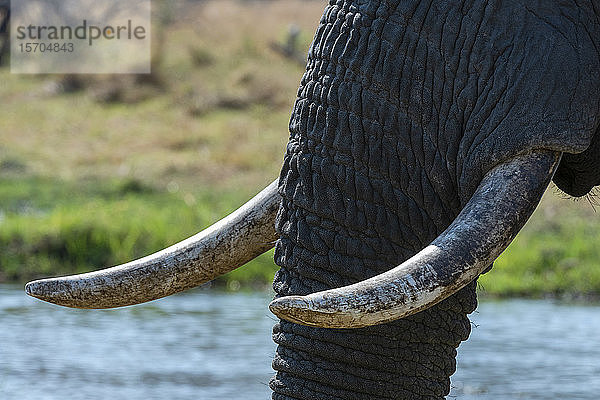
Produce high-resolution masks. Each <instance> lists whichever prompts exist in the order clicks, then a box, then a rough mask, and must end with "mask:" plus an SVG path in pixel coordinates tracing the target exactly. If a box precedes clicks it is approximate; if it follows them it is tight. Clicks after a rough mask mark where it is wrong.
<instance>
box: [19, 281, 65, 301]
mask: <svg viewBox="0 0 600 400" xmlns="http://www.w3.org/2000/svg"><path fill="white" fill-rule="evenodd" d="M25 293H26V294H27V295H28V296H31V297H35V298H36V299H39V300H43V301H46V302H48V303H53V304H58V305H66V306H68V304H62V302H61V300H63V297H65V293H64V290H61V288H60V287H59V285H58V282H57V281H56V279H52V278H50V279H40V280H37V281H32V282H29V283H27V284H26V285H25Z"/></svg>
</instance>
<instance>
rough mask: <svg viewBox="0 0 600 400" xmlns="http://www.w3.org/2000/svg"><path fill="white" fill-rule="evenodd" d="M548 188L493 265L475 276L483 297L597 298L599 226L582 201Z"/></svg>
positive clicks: (599, 261)
mask: <svg viewBox="0 0 600 400" xmlns="http://www.w3.org/2000/svg"><path fill="white" fill-rule="evenodd" d="M553 192H554V191H553V190H549V191H548V193H546V196H545V198H544V199H543V201H542V204H541V205H540V207H539V208H538V210H537V211H536V212H535V214H534V215H533V217H532V218H531V220H530V221H529V222H528V224H527V225H526V226H525V228H524V229H523V230H522V231H521V232H520V233H519V235H518V236H517V238H516V239H515V241H514V242H513V243H512V244H511V245H510V246H509V247H508V249H507V250H506V251H505V252H504V253H503V254H502V255H501V256H500V257H499V258H498V260H497V261H496V262H495V264H494V268H493V269H492V270H491V272H489V273H488V274H486V275H484V276H482V277H481V278H480V280H479V282H480V291H481V292H482V293H483V294H484V295H489V296H497V297H510V296H526V297H545V296H553V297H567V298H577V297H583V298H590V297H598V296H600V247H599V246H598V243H600V226H599V224H598V222H599V221H598V214H597V213H596V212H595V210H594V208H593V206H592V205H591V204H589V203H588V202H587V201H585V200H580V201H577V202H576V201H573V200H567V199H564V198H560V197H561V196H559V195H557V194H556V193H553Z"/></svg>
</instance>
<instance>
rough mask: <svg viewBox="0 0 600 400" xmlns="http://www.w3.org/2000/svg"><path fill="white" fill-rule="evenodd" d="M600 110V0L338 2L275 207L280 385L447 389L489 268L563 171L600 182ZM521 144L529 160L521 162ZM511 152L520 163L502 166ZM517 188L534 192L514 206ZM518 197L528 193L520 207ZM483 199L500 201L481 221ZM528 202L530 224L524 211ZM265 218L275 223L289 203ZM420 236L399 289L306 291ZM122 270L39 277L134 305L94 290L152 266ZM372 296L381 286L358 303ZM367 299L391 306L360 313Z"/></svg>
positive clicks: (391, 263) (322, 287) (573, 183)
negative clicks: (398, 308) (477, 224)
mask: <svg viewBox="0 0 600 400" xmlns="http://www.w3.org/2000/svg"><path fill="white" fill-rule="evenodd" d="M599 118H600V3H599V2H598V1H596V0H594V1H590V0H577V1H575V0H564V1H554V0H552V1H551V0H535V1H526V0H489V1H477V0H472V1H443V0H403V1H396V0H387V1H385V0H381V1H379V0H372V1H366V0H365V1H363V0H358V1H357V0H354V1H342V0H340V1H329V4H328V5H327V6H326V8H325V11H324V14H323V17H322V19H321V21H320V24H319V26H318V29H317V32H316V34H315V37H314V41H313V43H312V45H311V47H310V49H309V54H308V64H307V68H306V72H305V73H304V76H303V77H302V80H301V83H300V88H299V90H298V98H297V100H296V103H295V105H294V108H293V112H292V116H291V121H290V126H289V131H290V138H289V143H288V145H287V150H286V152H285V157H284V162H283V167H282V170H281V174H280V177H279V180H278V182H279V183H278V196H280V198H279V197H277V201H276V202H275V207H272V206H270V209H273V210H277V209H278V211H277V212H276V221H275V228H276V237H277V238H278V239H277V241H276V246H275V247H276V249H275V262H276V263H277V264H278V265H279V266H280V267H281V269H280V270H279V272H278V273H277V275H276V277H275V281H274V284H273V287H274V289H275V292H276V300H275V301H274V303H273V307H272V309H273V310H275V312H276V313H277V314H278V315H280V314H279V313H280V312H281V315H283V316H284V318H285V319H281V320H280V321H279V322H278V323H277V324H276V325H275V327H274V328H273V339H274V341H275V342H276V343H277V345H278V347H277V352H276V355H275V359H274V361H273V368H274V369H275V370H276V375H275V376H274V378H273V379H272V380H271V382H270V387H271V389H272V391H273V395H272V398H273V399H275V400H292V399H322V400H333V399H347V400H354V399H442V398H444V397H445V396H446V395H447V394H448V393H449V390H450V376H451V375H452V374H453V373H454V371H455V368H456V361H455V359H456V354H457V352H456V349H457V347H458V345H459V344H460V342H461V341H463V340H466V339H467V338H468V336H469V334H470V328H471V327H470V322H469V319H468V317H467V315H468V314H469V313H471V312H472V311H473V310H475V308H476V306H477V298H476V293H475V288H476V279H474V278H476V276H477V275H478V274H479V273H481V272H483V271H485V270H487V269H489V268H491V263H492V261H493V259H494V258H495V257H496V256H497V255H498V254H499V252H500V251H501V250H503V248H505V247H506V245H508V243H509V242H510V240H512V238H514V235H515V234H516V232H518V230H519V229H520V228H521V226H522V224H523V223H524V222H525V221H526V219H527V218H528V217H529V215H530V214H531V212H532V211H533V209H534V208H535V206H536V204H537V202H538V201H539V197H540V196H541V192H543V189H545V187H546V186H547V184H548V183H549V180H550V179H551V178H553V180H554V182H555V184H556V185H557V186H558V187H559V188H560V189H561V190H563V191H564V192H566V193H567V194H569V195H571V196H576V197H579V196H584V195H587V194H588V193H589V192H590V191H591V190H592V189H593V188H594V186H597V185H599V184H600V133H598V131H599V129H598V126H599V123H600V120H599ZM520 159H526V160H528V161H527V162H526V163H525V164H520V163H517V164H514V165H513V164H511V163H514V160H520ZM558 160H560V161H558ZM544 163H545V164H544ZM542 164H543V165H542ZM506 165H513V166H512V167H511V168H508V169H506V170H503V171H504V172H502V173H496V172H494V171H498V170H499V168H500V169H502V168H504V166H506ZM499 177H501V178H502V179H506V182H504V181H502V182H498V179H501V178H499ZM486 180H487V181H486ZM484 183H485V184H484ZM485 185H491V186H485ZM538 186H539V188H538V189H532V188H533V187H538ZM273 187H274V186H273ZM540 188H541V189H540ZM540 190H541V192H540ZM534 191H535V192H536V193H535V194H532V195H530V192H534ZM538 192H539V193H538ZM496 198H502V199H501V200H499V201H500V203H498V204H496V203H493V202H494V201H496V200H495V199H496ZM473 199H475V200H473ZM519 202H522V203H523V204H525V205H524V206H515V204H516V203H519ZM475 203H477V204H475ZM484 203H493V204H491V205H490V204H487V205H486V204H484ZM482 204H483V205H482ZM519 204H520V203H519ZM513 206H515V207H517V208H518V207H521V208H519V211H518V212H514V213H513V212H512V211H510V210H511V208H510V207H513ZM482 207H483V208H485V210H488V211H482V212H481V215H483V217H481V218H480V217H479V215H480V213H479V211H477V210H479V209H480V208H482ZM486 207H487V208H486ZM483 208H482V209H483ZM490 209H493V210H492V211H489V210H490ZM474 210H475V211H474ZM497 210H500V211H497ZM523 210H525V211H523ZM513 214H516V215H518V216H519V217H518V218H516V222H510V221H513V220H512V219H511V218H512V215H513ZM473 216H475V217H473ZM268 218H271V219H267V221H268V222H269V224H268V225H269V227H271V226H272V222H273V221H274V220H275V211H273V212H269V217H268ZM474 218H475V219H477V220H479V219H481V220H483V221H484V222H482V224H484V225H482V226H490V227H494V229H495V231H497V232H496V233H494V235H492V236H490V238H487V236H486V238H485V239H480V238H478V237H471V238H470V239H469V238H466V237H465V235H462V236H461V233H460V232H463V231H462V230H463V229H471V227H472V224H474V222H473V223H472V221H473V219H474ZM243 219H244V218H243ZM246 219H247V218H246ZM459 219H460V221H459V222H456V221H458V220H459ZM252 221H254V220H252ZM507 221H508V222H507ZM248 224H250V225H252V226H254V225H253V224H254V223H253V222H252V223H250V222H249V223H248ZM485 224H487V225H485ZM261 229H263V228H261ZM265 229H266V231H267V233H268V232H270V231H269V229H271V230H272V228H265ZM473 229H474V228H473ZM477 229H479V228H477ZM490 229H491V228H490ZM487 230H488V229H487V228H485V229H483V228H482V229H481V230H480V231H476V232H483V233H484V235H483V236H485V232H487ZM492 230H493V229H492ZM261 232H262V231H261ZM474 232H475V231H474ZM504 232H509V233H510V234H506V235H505V234H504ZM273 234H275V231H273ZM265 235H267V234H265ZM443 235H445V236H444V237H445V239H444V241H441V240H440V239H439V238H440V237H442V236H443ZM204 236H206V235H204ZM267 236H268V235H267ZM470 236H480V235H479V234H477V235H470ZM499 236H503V237H504V236H506V237H504V238H503V239H502V240H501V241H502V244H501V245H499V246H496V247H493V246H492V247H493V251H492V250H490V251H488V252H487V253H485V255H483V256H481V255H480V253H481V252H478V251H479V250H477V249H482V248H487V247H486V246H487V244H486V243H488V242H493V241H495V240H496V238H497V237H499ZM436 238H438V239H436ZM202 240H208V239H202ZM211 240H212V239H211ZM264 242H267V240H264V241H263V244H264ZM232 243H233V244H232V246H235V243H237V242H236V241H235V240H234V241H233V242H232ZM432 243H433V244H434V246H433V247H432V245H431V244H432ZM450 245H452V246H454V247H452V246H450ZM445 246H446V247H445ZM448 246H450V247H452V248H453V249H458V250H460V251H461V252H462V253H461V255H452V256H450V255H444V256H443V257H441V256H440V257H441V258H439V257H438V258H439V259H440V260H442V261H443V260H446V262H445V263H446V264H451V265H447V266H445V267H444V268H449V271H451V272H441V271H442V270H441V269H439V268H438V266H437V265H438V264H434V263H433V262H430V261H428V260H430V259H431V258H432V257H433V258H435V257H437V256H435V254H437V253H436V251H437V250H439V249H445V248H450V247H448ZM263 247H264V246H263ZM267 247H268V246H267ZM186 249H187V247H186ZM215 249H216V250H214V251H221V250H219V249H221V248H220V247H218V246H217V247H215ZM423 249H429V250H428V253H427V254H429V255H424V256H423V257H424V258H423V257H422V258H423V260H425V261H423V262H422V263H421V264H420V265H421V269H419V271H423V270H427V271H429V272H428V273H427V274H425V273H424V272H423V274H421V272H419V273H414V274H408V275H406V276H407V277H406V276H405V278H403V279H404V280H403V281H401V283H398V282H400V281H393V282H394V283H392V284H390V285H391V287H392V289H394V290H398V291H399V292H393V293H396V294H394V295H392V294H390V293H392V292H389V291H386V292H384V291H378V290H379V289H377V290H376V289H373V288H371V287H369V288H367V289H364V290H363V292H361V293H362V294H361V295H360V296H359V295H356V293H355V294H351V295H350V297H348V299H350V300H348V301H346V300H345V299H346V297H343V296H341V295H338V293H341V292H336V291H334V292H325V294H324V295H322V296H321V297H319V298H318V299H317V297H298V296H305V295H309V294H314V293H316V292H322V291H326V290H328V289H331V288H340V287H346V286H348V285H353V286H350V288H354V287H355V286H357V285H354V284H356V283H357V282H362V281H364V280H367V279H369V278H373V279H369V281H367V282H371V281H376V280H378V279H379V278H378V276H381V275H380V274H383V273H385V272H386V271H389V270H391V269H392V268H394V267H396V266H403V265H404V266H405V267H403V268H400V269H403V270H408V269H410V268H412V267H410V268H409V267H407V266H406V265H409V264H410V265H411V266H412V265H413V264H414V263H415V262H416V261H414V259H415V258H413V256H415V254H425V253H423V251H424V250H423ZM264 250H265V248H260V249H259V250H256V251H255V253H260V252H262V251H264ZM202 251H203V252H206V250H202ZM440 251H441V250H440ZM453 251H454V250H453ZM192 253H193V255H189V254H192ZM169 254H171V255H169ZM182 254H183V255H182ZM198 254H199V253H198ZM198 254H197V253H194V251H192V250H185V251H183V250H179V249H175V248H173V249H172V251H171V253H169V252H167V256H165V255H164V254H163V255H162V257H166V258H168V260H167V261H164V260H163V261H161V262H163V263H167V264H168V263H180V264H181V263H183V264H185V263H187V264H186V265H188V264H190V265H195V266H196V267H194V268H196V269H198V268H199V267H197V265H199V263H206V262H207V261H206V260H204V261H202V260H201V258H202V257H203V256H199V255H198ZM203 254H204V253H203ZM431 254H434V255H433V256H431ZM444 254H446V253H444ZM481 254H483V253H481ZM188 255H189V256H188ZM255 255H256V254H252V255H251V256H249V258H252V257H253V256H255ZM186 257H188V258H187V259H186ZM182 259H184V260H183V261H181V260H182ZM192 259H193V260H192ZM198 260H200V261H198ZM242 261H243V260H241V259H240V260H237V261H236V263H237V264H236V265H235V266H237V265H238V264H240V263H241V262H242ZM442 261H440V263H441V264H444V262H442ZM144 262H145V264H143V265H144V266H149V265H150V264H151V263H150V264H149V262H148V261H144ZM436 262H437V261H436ZM407 263H408V264H407ZM411 263H413V264H411ZM441 264H440V265H441ZM475 264H477V265H479V267H478V268H479V269H476V270H475V272H474V273H471V275H469V276H470V278H468V279H466V278H460V279H458V278H457V279H455V280H453V281H452V282H453V283H451V284H446V283H447V282H449V281H451V280H452V279H454V278H453V277H454V276H455V272H454V269H453V268H459V267H455V266H456V265H459V266H460V268H459V269H461V271H466V270H469V268H471V267H472V265H475ZM135 265H138V264H135ZM152 265H155V264H152ZM156 265H158V264H156ZM161 265H162V264H161ZM177 265H179V264H177ZM148 268H150V267H148ZM152 268H154V269H156V268H155V267H152ZM152 268H150V269H152ZM177 268H179V267H177ZM182 268H183V267H182ZM415 268H416V267H415ZM114 271H116V272H115V273H118V271H126V272H124V274H125V275H124V278H123V277H121V278H118V279H117V278H114V277H113V278H110V277H109V278H107V277H106V276H108V275H102V276H101V277H99V275H94V276H93V277H92V276H87V277H86V276H83V277H75V278H73V277H70V278H68V279H75V280H79V281H81V280H85V279H92V278H93V279H96V281H94V282H93V283H89V282H88V283H85V284H79V283H78V284H77V285H79V286H77V285H75V284H73V285H74V286H73V285H72V284H71V283H68V282H70V281H68V280H63V281H60V283H56V282H58V281H56V280H46V281H38V282H37V283H36V282H34V283H32V284H30V286H28V288H27V291H28V293H29V294H32V295H34V296H37V297H40V298H43V299H45V300H49V301H54V302H56V303H59V304H65V305H71V306H81V307H95V305H96V304H100V305H101V306H107V307H110V306H118V305H124V304H125V303H124V302H123V303H118V302H116V303H115V302H108V303H106V304H105V303H102V300H101V299H99V298H96V297H94V296H95V295H97V294H98V293H99V291H98V290H97V286H96V285H108V286H110V285H112V286H114V287H116V289H114V290H116V291H115V292H114V293H113V294H111V295H110V296H112V297H118V296H121V295H122V296H126V294H123V293H124V292H125V291H126V290H129V289H127V287H131V288H133V289H131V290H135V287H137V286H136V285H138V283H136V282H138V279H137V278H135V277H134V276H133V275H130V274H132V273H133V272H127V271H128V270H127V265H126V266H125V269H123V268H121V270H118V271H117V270H114ZM444 271H446V270H444ZM110 273H112V272H107V273H106V274H110ZM209 275H210V277H213V275H211V274H209ZM115 276H116V275H115ZM383 276H387V275H385V274H384V275H383ZM436 277H438V278H439V279H441V280H442V281H444V282H446V283H445V284H443V285H442V287H441V288H440V287H437V286H436V287H435V288H433V286H432V285H434V284H433V283H431V281H433V280H435V279H433V278H436ZM207 279H208V278H207V277H204V278H202V279H196V280H193V282H192V283H193V284H192V283H189V282H188V283H184V282H183V281H184V279H183V278H182V279H179V278H177V279H172V280H170V281H169V282H168V284H169V288H170V289H169V290H171V288H173V287H175V288H176V290H171V291H169V292H161V293H160V294H157V295H154V296H153V298H156V297H160V296H163V295H167V294H170V293H171V292H172V291H178V290H183V289H185V288H187V287H190V286H193V285H195V284H198V283H201V281H202V282H203V281H205V280H207ZM97 280H100V281H101V282H98V281H97ZM53 282H54V283H53ZM115 282H116V283H115ZM132 282H133V283H132ZM407 282H408V283H407ZM153 284H154V283H153ZM69 285H71V286H69ZM89 285H93V286H94V288H96V289H94V293H95V294H91V295H89V296H90V297H89V299H87V300H85V301H84V300H77V299H83V297H85V296H88V295H82V294H81V293H80V291H81V290H84V289H85V287H87V286H89ZM128 285H129V286H128ZM358 285H362V283H361V284H358ZM390 285H388V286H390ZM75 286H77V287H75ZM450 286H451V288H450V289H448V287H450ZM361 287H362V286H361ZM407 287H408V289H406V288H407ZM415 287H419V288H421V289H419V290H424V292H426V293H429V294H430V293H436V294H437V293H444V294H443V295H440V296H438V297H435V299H432V300H427V301H423V302H422V303H418V305H411V301H412V300H413V299H417V300H414V301H420V300H418V299H420V297H419V296H421V295H420V294H415V292H413V291H411V290H413V289H414V288H415ZM411 288H412V289H411ZM405 289H406V290H407V291H405V292H402V291H401V290H405ZM111 290H112V289H111ZM344 290H345V289H344ZM67 291H70V292H69V294H64V293H66V292H67ZM101 291H102V290H100V292H101ZM50 292H52V293H50ZM58 292H61V293H62V294H57V293H58ZM111 293H112V292H111ZM115 293H116V294H115ZM364 293H370V294H373V295H374V299H373V298H370V299H369V300H366V301H365V302H364V304H363V305H362V306H354V305H353V304H354V303H353V301H355V300H354V299H359V300H360V299H361V298H362V297H361V296H363V295H364ZM398 293H400V294H398ZM419 293H420V292H419ZM429 294H427V296H429ZM53 296H54V297H53ZM61 296H62V297H61ZM78 296H79V297H78ZM107 296H108V295H107ZM289 296H294V297H289ZM311 296H312V295H311ZM315 296H316V295H315ZM424 296H425V295H424ZM427 296H425V297H427ZM58 297H61V298H62V300H60V299H58ZM112 297H111V298H112ZM399 297H400V298H402V299H403V300H402V302H403V307H405V308H407V309H410V310H409V311H406V312H405V311H402V312H401V313H396V314H394V313H388V311H387V309H386V308H385V307H383V306H381V305H380V303H379V302H382V303H386V302H399V300H397V299H398V298H399ZM340 298H343V299H344V300H343V301H342V300H339V299H340ZM57 299H58V300H57ZM74 299H75V300H74ZM288 299H293V300H294V301H293V302H291V303H286V301H288ZM67 300H68V301H67ZM145 300H148V299H147V298H144V299H141V298H139V299H137V300H136V299H133V300H127V302H129V303H134V302H139V301H145ZM111 301H112V300H111ZM356 301H358V300H356ZM95 302H97V303H95ZM336 302H337V303H336ZM333 303H335V304H333ZM338 303H339V304H338ZM342 303H343V304H342ZM281 304H283V305H281ZM290 304H291V305H290ZM315 304H316V305H315ZM332 304H333V305H332ZM374 304H377V305H374ZM313 306H314V308H319V307H320V311H318V312H317V311H316V313H317V314H318V316H317V317H315V318H313V319H310V318H312V317H310V318H309V317H306V318H305V314H306V315H308V314H311V313H312V311H311V310H309V311H306V310H304V309H303V308H306V309H310V308H312V307H313ZM336 307H337V308H336ZM361 307H362V308H361ZM369 307H371V308H369ZM382 307H383V308H382ZM394 307H395V306H394ZM367 308H368V309H369V310H367V311H366V312H367V313H371V314H376V315H378V317H377V318H374V319H368V318H367V317H364V318H367V319H363V315H362V314H360V315H359V314H357V312H359V311H361V310H362V309H367ZM281 310H284V311H281ZM285 310H288V311H289V310H291V311H289V312H287V311H285ZM298 310H300V311H298ZM357 310H358V311H357ZM381 310H384V311H381ZM286 312H287V314H286ZM361 312H362V311H361ZM342 314H343V315H344V317H343V318H346V317H347V319H345V320H344V321H346V320H348V321H350V320H352V321H365V320H368V321H373V322H366V323H362V322H361V323H356V324H354V323H346V322H343V323H337V322H336V321H338V319H337V318H338V315H342ZM311 315H312V314H311ZM357 315H358V316H357ZM398 317H401V318H398ZM340 318H342V317H340ZM292 321H293V322H292ZM322 321H325V322H322ZM327 321H329V322H331V323H329V322H327Z"/></svg>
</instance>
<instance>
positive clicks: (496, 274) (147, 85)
mask: <svg viewBox="0 0 600 400" xmlns="http://www.w3.org/2000/svg"><path fill="white" fill-rule="evenodd" d="M201 3H202V4H197V5H193V6H190V8H187V9H185V10H182V9H175V8H173V9H169V10H167V11H168V12H166V13H165V15H167V16H170V20H168V21H163V23H162V25H160V28H161V29H155V31H159V33H160V35H161V36H160V40H155V43H158V45H157V46H158V48H157V49H156V50H155V54H159V55H160V57H156V58H155V61H154V62H155V69H154V73H153V75H152V76H151V77H139V76H138V77H136V76H83V77H72V76H71V77H69V76H63V77H60V76H33V77H32V76H18V75H11V74H10V73H9V71H8V70H7V69H6V68H4V69H0V95H1V96H2V99H3V106H2V115H3V116H2V118H1V119H0V120H1V122H0V282H23V281H25V280H29V279H32V278H36V277H42V276H51V275H57V274H63V273H71V272H82V271H87V270H89V269H93V268H97V267H105V266H110V265H114V264H117V263H122V262H126V261H128V260H131V259H133V258H135V257H139V256H142V255H145V254H148V253H151V252H153V251H156V250H158V249H161V248H163V247H165V246H167V245H169V244H172V243H174V242H176V241H179V240H181V239H183V238H185V237H187V236H190V235H192V234H194V233H196V232H197V231H198V230H200V229H202V228H203V227H206V226H207V225H209V224H210V223H212V222H214V221H216V220H218V219H219V218H221V217H222V216H223V215H225V214H226V213H228V212H230V211H232V210H234V209H235V208H237V207H238V206H239V205H241V204H242V203H244V202H245V201H246V200H247V199H248V198H250V197H251V196H252V195H253V194H255V193H256V192H257V191H258V190H260V189H261V188H262V187H264V186H265V185H266V184H268V183H269V182H270V181H271V180H272V179H273V178H274V177H275V176H277V174H278V171H279V168H280V165H281V160H282V155H283V152H284V149H285V144H286V142H287V124H288V120H289V113H290V110H291V107H292V104H293V101H294V98H295V92H296V88H297V85H298V82H299V79H300V77H301V75H302V72H303V67H302V65H301V64H300V63H298V61H297V57H296V56H295V55H293V56H291V57H285V56H282V55H281V52H280V51H277V50H276V49H277V48H278V46H277V45H275V44H274V43H280V44H281V43H284V42H286V40H287V32H288V30H289V27H290V25H291V24H294V25H295V26H297V27H298V28H299V29H300V32H301V34H300V36H299V39H298V45H297V49H298V50H297V51H298V52H300V53H304V52H305V51H306V48H307V46H308V43H309V41H310V38H311V35H312V31H313V30H314V28H315V26H316V23H317V21H318V19H319V16H320V14H321V11H322V8H323V4H322V3H321V2H317V1H308V2H307V1H286V2H245V3H241V2H234V1H227V0H219V1H213V2H201ZM165 4H171V3H165ZM597 243H600V224H598V214H597V213H595V212H594V210H593V208H592V206H591V205H590V204H589V203H588V202H587V201H585V200H584V201H579V202H574V201H570V200H565V199H562V198H560V195H556V194H553V193H548V195H547V196H546V198H545V199H544V202H543V204H542V206H541V207H540V209H539V210H538V211H537V212H536V214H535V216H534V218H533V219H532V221H531V222H530V223H529V224H528V225H527V227H526V228H525V230H524V231H523V232H522V233H521V234H520V235H519V237H518V238H517V240H516V241H515V243H513V245H511V247H510V248H509V250H508V251H507V252H506V253H505V254H504V255H503V256H502V257H501V258H500V259H499V260H498V262H497V263H496V266H495V267H494V269H493V270H492V272H491V273H489V274H487V275H485V276H484V277H483V278H482V279H481V285H480V286H481V288H482V293H485V294H487V295H491V296H544V295H548V294H550V295H572V296H579V295H584V296H588V295H600V261H599V260H600V251H599V250H597V249H598V247H597V246H596V244H597ZM275 269H276V268H275V266H274V265H273V262H272V254H267V255H264V256H262V257H260V258H259V259H258V260H256V261H254V262H252V263H251V264H250V265H249V266H247V267H245V268H242V269H240V270H238V271H234V272H233V273H232V274H230V275H228V276H227V277H225V278H223V279H221V280H220V281H219V282H220V283H219V284H220V285H222V286H227V287H229V288H230V289H234V290H235V289H237V288H239V287H244V286H247V287H263V286H265V285H268V282H270V280H271V279H272V277H273V274H274V271H275Z"/></svg>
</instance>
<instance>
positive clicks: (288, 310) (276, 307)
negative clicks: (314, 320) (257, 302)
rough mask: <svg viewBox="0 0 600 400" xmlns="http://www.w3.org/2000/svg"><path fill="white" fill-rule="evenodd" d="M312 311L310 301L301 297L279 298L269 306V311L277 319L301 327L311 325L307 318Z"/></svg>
mask: <svg viewBox="0 0 600 400" xmlns="http://www.w3.org/2000/svg"><path fill="white" fill-rule="evenodd" d="M312 309H313V307H311V303H310V301H309V300H308V299H306V298H305V297H303V296H286V297H280V298H278V299H275V300H273V301H272V302H271V304H269V310H271V312H272V313H273V314H275V315H276V316H277V317H279V318H281V319H285V320H287V321H290V322H295V323H297V324H302V325H313V324H311V323H310V318H307V317H308V316H309V314H311V313H312V312H314V310H312ZM313 326H314V325H313Z"/></svg>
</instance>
